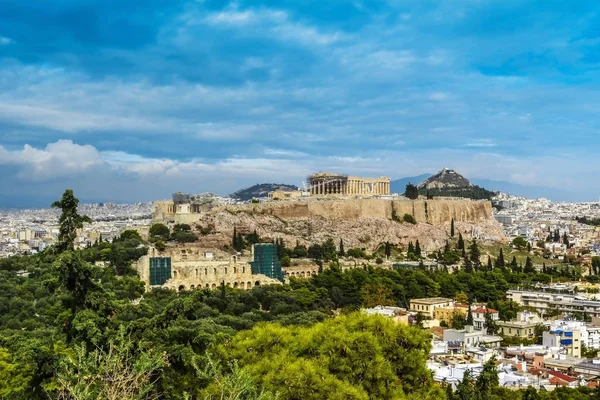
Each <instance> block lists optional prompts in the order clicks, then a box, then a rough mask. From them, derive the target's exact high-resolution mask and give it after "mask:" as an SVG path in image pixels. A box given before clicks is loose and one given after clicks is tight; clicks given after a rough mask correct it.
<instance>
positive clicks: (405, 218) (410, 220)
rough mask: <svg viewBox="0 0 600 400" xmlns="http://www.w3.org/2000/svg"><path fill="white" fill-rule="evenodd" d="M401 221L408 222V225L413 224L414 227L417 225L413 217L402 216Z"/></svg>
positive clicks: (408, 215)
mask: <svg viewBox="0 0 600 400" xmlns="http://www.w3.org/2000/svg"><path fill="white" fill-rule="evenodd" d="M402 220H403V221H404V222H408V223H409V224H413V225H415V224H416V223H417V220H416V219H415V217H413V216H412V215H410V214H404V217H402Z"/></svg>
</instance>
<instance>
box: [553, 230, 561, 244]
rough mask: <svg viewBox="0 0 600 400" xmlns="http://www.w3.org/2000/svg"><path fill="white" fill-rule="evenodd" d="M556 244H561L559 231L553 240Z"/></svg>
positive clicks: (555, 231) (555, 233) (556, 231)
mask: <svg viewBox="0 0 600 400" xmlns="http://www.w3.org/2000/svg"><path fill="white" fill-rule="evenodd" d="M552 239H553V241H554V242H555V243H558V242H560V232H559V231H558V229H555V230H554V237H553V238H552Z"/></svg>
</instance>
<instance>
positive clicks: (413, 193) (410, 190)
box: [404, 183, 419, 200]
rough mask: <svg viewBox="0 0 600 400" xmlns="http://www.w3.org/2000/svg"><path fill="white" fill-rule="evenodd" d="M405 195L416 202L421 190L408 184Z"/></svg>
mask: <svg viewBox="0 0 600 400" xmlns="http://www.w3.org/2000/svg"><path fill="white" fill-rule="evenodd" d="M404 195H405V196H406V197H408V198H409V199H411V200H415V199H417V198H418V197H419V189H418V188H417V187H416V186H415V185H413V184H412V183H408V184H407V185H406V189H405V190H404Z"/></svg>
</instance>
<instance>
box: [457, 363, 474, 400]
mask: <svg viewBox="0 0 600 400" xmlns="http://www.w3.org/2000/svg"><path fill="white" fill-rule="evenodd" d="M454 398H455V399H457V400H475V399H477V391H476V390H475V381H474V380H473V374H472V372H471V370H470V369H469V368H467V369H466V370H465V374H464V375H463V379H462V380H461V381H460V382H459V383H458V385H457V386H456V393H455V395H454Z"/></svg>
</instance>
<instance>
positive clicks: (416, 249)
mask: <svg viewBox="0 0 600 400" xmlns="http://www.w3.org/2000/svg"><path fill="white" fill-rule="evenodd" d="M415 254H416V255H417V256H419V257H421V245H420V244H419V239H417V241H416V242H415Z"/></svg>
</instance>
